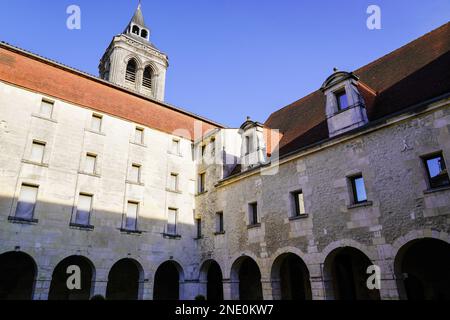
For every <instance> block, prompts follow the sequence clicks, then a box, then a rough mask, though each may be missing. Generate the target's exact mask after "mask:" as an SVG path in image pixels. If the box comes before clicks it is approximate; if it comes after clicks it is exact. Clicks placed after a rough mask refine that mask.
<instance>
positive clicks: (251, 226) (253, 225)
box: [247, 223, 261, 229]
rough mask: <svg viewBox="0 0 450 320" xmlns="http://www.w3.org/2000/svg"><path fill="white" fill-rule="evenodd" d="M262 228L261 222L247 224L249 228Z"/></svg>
mask: <svg viewBox="0 0 450 320" xmlns="http://www.w3.org/2000/svg"><path fill="white" fill-rule="evenodd" d="M256 228H261V223H255V224H250V225H248V226H247V229H256Z"/></svg>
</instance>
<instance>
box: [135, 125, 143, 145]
mask: <svg viewBox="0 0 450 320" xmlns="http://www.w3.org/2000/svg"><path fill="white" fill-rule="evenodd" d="M138 132H139V133H140V139H139V141H138V139H137V134H138ZM144 132H145V129H144V128H142V127H137V126H136V127H135V128H134V139H133V142H134V143H135V144H139V145H144V143H145V137H144Z"/></svg>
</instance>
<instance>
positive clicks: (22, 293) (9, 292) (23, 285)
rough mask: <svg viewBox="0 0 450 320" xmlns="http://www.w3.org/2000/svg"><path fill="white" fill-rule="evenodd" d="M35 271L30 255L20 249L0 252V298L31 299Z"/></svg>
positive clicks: (35, 266) (34, 282)
mask: <svg viewBox="0 0 450 320" xmlns="http://www.w3.org/2000/svg"><path fill="white" fill-rule="evenodd" d="M37 273H38V267H37V264H36V260H35V259H34V258H33V257H32V256H31V255H29V254H27V253H25V252H21V251H9V252H5V253H2V254H0V300H32V299H33V294H34V290H35V286H36V278H37Z"/></svg>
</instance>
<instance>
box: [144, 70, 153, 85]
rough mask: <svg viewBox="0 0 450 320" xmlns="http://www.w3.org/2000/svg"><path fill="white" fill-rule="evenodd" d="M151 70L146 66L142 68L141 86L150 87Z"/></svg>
mask: <svg viewBox="0 0 450 320" xmlns="http://www.w3.org/2000/svg"><path fill="white" fill-rule="evenodd" d="M152 80H153V70H152V67H150V66H148V67H146V68H145V70H144V78H143V79H142V86H143V87H144V88H147V89H150V90H151V89H152Z"/></svg>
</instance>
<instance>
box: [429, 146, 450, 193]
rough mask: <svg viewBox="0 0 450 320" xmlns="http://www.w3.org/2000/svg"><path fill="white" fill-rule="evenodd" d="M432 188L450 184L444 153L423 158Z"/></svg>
mask: <svg viewBox="0 0 450 320" xmlns="http://www.w3.org/2000/svg"><path fill="white" fill-rule="evenodd" d="M423 160H424V162H425V166H426V169H427V175H428V183H429V185H430V188H431V189H434V188H441V187H446V186H450V179H449V176H448V171H447V167H446V165H445V161H444V157H443V156H442V153H439V154H435V155H432V156H428V157H425V158H423Z"/></svg>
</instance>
